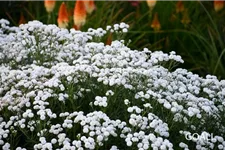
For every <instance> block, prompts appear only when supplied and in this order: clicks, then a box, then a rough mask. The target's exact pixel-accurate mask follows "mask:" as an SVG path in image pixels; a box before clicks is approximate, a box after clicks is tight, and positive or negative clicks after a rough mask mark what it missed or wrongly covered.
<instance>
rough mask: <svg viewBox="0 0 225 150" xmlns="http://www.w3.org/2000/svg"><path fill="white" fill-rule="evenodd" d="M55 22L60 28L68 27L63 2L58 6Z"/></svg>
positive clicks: (67, 18)
mask: <svg viewBox="0 0 225 150" xmlns="http://www.w3.org/2000/svg"><path fill="white" fill-rule="evenodd" d="M57 22H58V26H59V27H60V28H66V27H67V26H68V23H69V15H68V12H67V9H66V4H65V3H64V2H63V3H62V4H61V5H60V8H59V15H58V19H57Z"/></svg>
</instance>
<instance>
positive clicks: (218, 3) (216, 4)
mask: <svg viewBox="0 0 225 150" xmlns="http://www.w3.org/2000/svg"><path fill="white" fill-rule="evenodd" d="M223 7H224V1H220V0H219V1H216V0H214V9H215V11H216V12H218V11H220V10H222V9H223Z"/></svg>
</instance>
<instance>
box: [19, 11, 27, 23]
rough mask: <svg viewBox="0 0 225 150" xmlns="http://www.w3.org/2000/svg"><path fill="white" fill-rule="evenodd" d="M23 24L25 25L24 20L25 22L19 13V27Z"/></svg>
mask: <svg viewBox="0 0 225 150" xmlns="http://www.w3.org/2000/svg"><path fill="white" fill-rule="evenodd" d="M25 23H26V20H25V18H24V16H23V14H22V13H21V14H20V20H19V25H21V24H25Z"/></svg>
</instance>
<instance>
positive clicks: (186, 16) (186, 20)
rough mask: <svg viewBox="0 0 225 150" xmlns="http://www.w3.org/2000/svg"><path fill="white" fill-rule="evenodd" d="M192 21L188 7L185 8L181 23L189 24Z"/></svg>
mask: <svg viewBox="0 0 225 150" xmlns="http://www.w3.org/2000/svg"><path fill="white" fill-rule="evenodd" d="M190 22H191V20H190V18H189V15H188V11H187V9H185V10H184V13H183V17H182V20H181V23H183V24H184V25H187V24H189V23H190Z"/></svg>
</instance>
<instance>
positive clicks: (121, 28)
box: [106, 22, 129, 33]
mask: <svg viewBox="0 0 225 150" xmlns="http://www.w3.org/2000/svg"><path fill="white" fill-rule="evenodd" d="M128 29H129V25H128V24H126V23H124V22H122V23H120V24H114V25H113V26H107V27H106V30H107V31H110V32H112V33H113V32H119V33H126V32H128Z"/></svg>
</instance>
